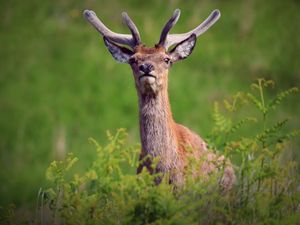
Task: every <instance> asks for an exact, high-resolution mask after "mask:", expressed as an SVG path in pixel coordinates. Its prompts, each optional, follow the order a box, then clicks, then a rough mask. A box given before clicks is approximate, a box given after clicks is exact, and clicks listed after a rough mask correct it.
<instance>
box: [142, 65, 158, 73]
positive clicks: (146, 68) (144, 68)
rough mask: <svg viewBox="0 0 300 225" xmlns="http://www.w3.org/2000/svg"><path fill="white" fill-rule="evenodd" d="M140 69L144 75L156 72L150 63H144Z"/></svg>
mask: <svg viewBox="0 0 300 225" xmlns="http://www.w3.org/2000/svg"><path fill="white" fill-rule="evenodd" d="M139 69H140V71H142V72H144V73H150V72H151V71H152V70H154V66H153V65H152V64H150V63H144V64H142V65H140V66H139Z"/></svg>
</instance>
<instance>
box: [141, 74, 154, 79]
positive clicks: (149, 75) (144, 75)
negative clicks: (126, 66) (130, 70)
mask: <svg viewBox="0 0 300 225" xmlns="http://www.w3.org/2000/svg"><path fill="white" fill-rule="evenodd" d="M147 77H149V78H154V79H155V80H156V76H154V75H152V74H143V75H141V76H140V77H139V80H141V79H143V78H147Z"/></svg>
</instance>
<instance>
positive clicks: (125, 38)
mask: <svg viewBox="0 0 300 225" xmlns="http://www.w3.org/2000/svg"><path fill="white" fill-rule="evenodd" d="M83 15H84V16H85V18H86V19H87V20H88V21H89V22H90V23H91V24H92V25H93V26H94V27H95V28H96V30H97V31H98V32H99V33H100V34H101V35H102V36H104V37H106V38H108V39H109V40H111V41H113V42H116V43H119V44H124V45H128V46H130V47H132V48H134V47H135V46H137V45H139V44H140V43H141V37H140V34H139V31H138V29H137V27H136V25H135V24H134V22H133V21H132V20H131V19H130V17H129V16H128V15H127V13H125V12H123V13H122V16H123V21H124V22H125V23H126V24H127V26H128V28H129V29H130V31H131V35H130V34H120V33H115V32H113V31H111V30H110V29H108V28H107V27H106V26H105V25H104V24H103V23H102V21H101V20H100V19H99V18H98V17H97V15H96V13H95V12H94V11H92V10H84V12H83Z"/></svg>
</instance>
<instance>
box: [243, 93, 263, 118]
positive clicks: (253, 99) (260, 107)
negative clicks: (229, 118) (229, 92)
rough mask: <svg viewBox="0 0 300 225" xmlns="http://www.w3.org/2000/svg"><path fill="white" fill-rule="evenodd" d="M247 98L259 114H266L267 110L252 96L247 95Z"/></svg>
mask: <svg viewBox="0 0 300 225" xmlns="http://www.w3.org/2000/svg"><path fill="white" fill-rule="evenodd" d="M247 97H248V98H249V100H250V102H252V103H253V104H254V105H255V106H256V108H258V109H259V110H260V111H261V112H263V113H266V111H267V109H266V108H265V107H264V106H263V104H262V103H261V102H260V101H259V100H258V99H257V98H256V97H255V96H254V95H253V94H251V93H247Z"/></svg>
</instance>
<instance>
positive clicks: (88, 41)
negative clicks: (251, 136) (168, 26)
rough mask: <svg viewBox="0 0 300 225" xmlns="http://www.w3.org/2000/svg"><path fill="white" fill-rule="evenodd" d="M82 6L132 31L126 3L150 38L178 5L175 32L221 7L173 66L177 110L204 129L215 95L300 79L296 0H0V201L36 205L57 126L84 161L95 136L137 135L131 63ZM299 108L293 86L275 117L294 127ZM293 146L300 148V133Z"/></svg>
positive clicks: (186, 120) (180, 119)
mask: <svg viewBox="0 0 300 225" xmlns="http://www.w3.org/2000/svg"><path fill="white" fill-rule="evenodd" d="M86 8H90V9H93V10H94V11H96V12H97V14H98V15H99V17H100V18H101V19H102V20H103V21H104V23H105V24H107V25H108V26H109V27H111V28H112V29H114V30H116V31H120V32H126V33H127V32H128V31H127V29H126V27H125V26H123V25H122V22H121V12H122V11H127V12H128V13H129V15H130V16H131V17H132V18H133V19H134V21H135V22H136V24H137V26H138V27H139V30H140V32H141V35H142V39H143V40H144V41H145V43H147V44H148V45H153V44H154V43H155V42H156V41H157V40H158V37H159V34H160V29H161V28H162V26H163V25H164V23H165V21H166V20H167V18H168V17H169V16H170V15H171V13H172V12H173V10H174V9H175V8H180V9H181V10H182V14H181V18H180V20H179V22H178V24H177V25H176V27H175V28H174V32H183V31H187V30H189V29H191V28H193V27H194V26H196V25H197V24H198V23H199V22H201V21H202V20H203V19H205V18H206V16H208V15H209V13H210V12H211V11H212V10H213V9H214V8H219V9H220V11H221V13H222V17H221V19H220V21H219V22H218V23H217V24H216V25H215V26H214V27H213V28H211V29H210V30H209V31H208V32H207V33H206V34H205V35H203V36H202V37H200V38H199V39H198V42H197V47H196V49H195V51H194V52H193V54H192V55H191V56H190V57H189V59H187V60H185V61H183V62H181V63H178V64H176V65H174V67H173V68H172V69H171V71H170V85H169V87H170V90H169V94H170V99H171V104H172V110H173V113H174V117H175V118H176V120H177V121H178V122H180V123H183V124H185V125H187V126H188V127H191V128H192V129H194V130H195V131H197V132H198V133H201V135H202V136H207V135H208V132H209V131H210V129H211V126H212V125H211V112H212V108H213V102H214V101H215V100H220V99H223V98H224V97H226V96H229V95H231V94H232V93H235V92H236V91H238V90H247V89H249V84H250V83H251V82H252V81H253V80H255V79H256V78H258V77H266V78H271V79H273V80H275V81H276V83H277V85H278V88H279V89H286V88H288V87H291V86H299V82H300V79H299V77H300V76H299V74H300V65H299V52H300V33H299V32H298V29H297V27H298V21H300V14H299V13H298V11H299V9H300V5H299V3H298V2H297V1H293V0H290V1H271V0H267V1H258V0H252V1H251V0H249V1H247V2H246V1H244V2H242V1H226V2H225V1H188V2H187V1H176V0H175V1H171V0H170V1H165V2H164V3H161V1H158V0H154V1H143V2H141V1H134V0H124V1H116V0H114V1H112V0H110V1H107V0H105V1H101V2H100V1H86V2H84V1H68V0H65V1H49V0H48V1H37V0H29V1H26V3H25V2H24V3H23V2H19V1H15V0H12V1H1V2H0V15H1V20H0V58H1V60H0V113H1V116H0V160H1V161H0V165H1V170H0V183H1V184H2V185H1V187H0V196H1V197H0V205H6V204H8V203H11V202H14V203H15V204H16V205H17V206H27V205H30V206H32V205H34V202H35V200H36V194H37V191H38V189H39V188H40V187H43V186H45V185H46V181H45V180H44V174H45V170H46V168H47V165H48V164H49V163H50V162H51V161H52V160H53V159H55V157H56V156H55V155H56V154H55V148H56V147H55V143H56V142H57V138H56V137H57V136H58V135H59V130H60V129H63V130H64V131H65V140H66V151H67V152H74V153H75V154H76V155H78V156H79V158H80V159H81V160H82V162H83V163H82V168H85V167H86V166H87V165H89V163H90V162H91V160H92V158H93V157H95V156H94V154H93V147H92V146H90V144H89V143H88V138H89V137H94V138H96V139H97V140H99V141H100V142H101V141H103V140H104V139H105V131H106V130H116V129H117V128H119V127H126V128H127V130H128V133H129V141H130V143H136V142H138V141H139V134H138V117H137V110H138V109H137V97H136V93H135V88H134V84H133V78H132V75H131V71H130V69H129V67H128V66H127V65H123V64H117V63H116V62H115V61H114V60H113V59H112V58H111V56H110V55H109V53H108V51H107V50H106V49H105V47H104V44H103V42H102V38H101V37H100V36H99V35H98V34H97V33H96V31H95V30H94V29H93V28H92V27H91V26H90V25H89V24H88V23H87V22H86V21H85V20H84V19H83V18H82V15H81V13H82V10H83V9H86ZM273 94H274V93H273V91H272V90H271V91H269V93H268V95H269V96H272V95H273ZM245 113H248V112H245ZM299 113H300V104H299V94H297V95H295V96H294V97H293V98H291V99H290V100H289V101H287V102H286V103H285V104H284V106H283V107H281V110H280V111H278V112H277V113H274V114H273V115H271V118H274V119H275V118H276V119H280V118H286V117H289V118H292V121H293V122H292V123H290V124H289V126H290V128H299V125H300V120H299V117H298V115H299ZM245 132H248V133H251V132H252V130H251V129H249V130H247V131H245ZM62 136H64V135H62ZM293 146H294V147H293V149H298V148H299V146H300V144H299V141H297V142H295V143H294V144H293ZM294 154H296V156H297V158H298V161H300V160H299V159H300V155H299V153H294Z"/></svg>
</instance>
